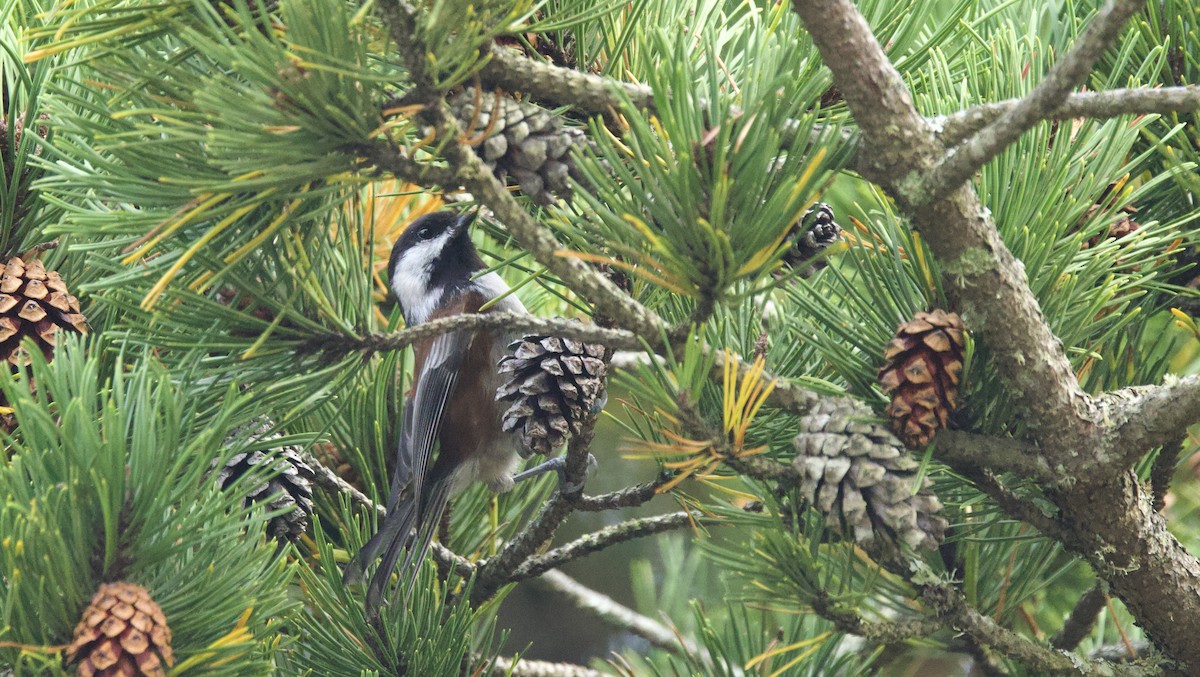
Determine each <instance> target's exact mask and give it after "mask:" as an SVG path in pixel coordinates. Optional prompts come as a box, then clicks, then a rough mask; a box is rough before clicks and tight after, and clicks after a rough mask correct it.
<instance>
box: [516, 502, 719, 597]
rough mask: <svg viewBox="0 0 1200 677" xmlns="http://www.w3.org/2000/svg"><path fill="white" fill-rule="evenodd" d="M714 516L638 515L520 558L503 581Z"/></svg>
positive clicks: (683, 512)
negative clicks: (547, 549)
mask: <svg viewBox="0 0 1200 677" xmlns="http://www.w3.org/2000/svg"><path fill="white" fill-rule="evenodd" d="M712 521H713V520H712V518H709V517H708V516H706V515H704V514H703V513H701V512H699V511H695V510H681V511H679V512H673V513H668V514H666V515H655V516H654V517H641V518H637V519H631V520H626V521H624V522H621V523H619V524H614V525H612V526H610V527H605V528H603V529H600V530H599V531H594V532H592V533H589V534H585V535H583V536H580V537H579V538H577V539H575V540H574V541H571V542H570V543H567V544H565V545H561V546H559V547H557V548H554V549H553V550H550V551H549V552H547V553H545V554H542V555H536V556H534V557H530V558H528V559H526V560H525V561H524V562H522V563H521V564H520V565H519V566H518V567H517V568H516V569H514V570H513V571H512V573H511V574H509V575H508V580H507V581H505V582H506V583H516V582H519V581H523V580H526V579H529V578H534V577H535V576H540V575H542V574H544V573H546V572H548V571H550V570H552V569H556V568H558V567H560V566H562V565H564V564H566V563H568V562H572V561H574V560H577V559H579V558H581V557H585V556H587V555H590V554H592V553H595V552H599V551H601V550H604V549H605V548H608V547H610V546H613V545H616V544H618V543H624V542H625V541H630V540H633V539H635V538H642V537H644V536H652V535H654V534H659V533H662V532H664V531H673V530H675V529H680V528H683V527H687V526H691V525H694V524H696V523H700V522H704V523H711V522H712Z"/></svg>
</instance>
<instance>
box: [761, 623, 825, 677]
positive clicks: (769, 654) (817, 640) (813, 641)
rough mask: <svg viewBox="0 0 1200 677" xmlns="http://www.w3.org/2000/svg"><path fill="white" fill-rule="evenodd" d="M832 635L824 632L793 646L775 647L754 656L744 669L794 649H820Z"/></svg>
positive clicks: (806, 653)
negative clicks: (808, 647)
mask: <svg viewBox="0 0 1200 677" xmlns="http://www.w3.org/2000/svg"><path fill="white" fill-rule="evenodd" d="M832 634H833V633H832V632H831V631H829V630H826V631H825V632H823V633H821V634H819V635H817V636H816V637H810V638H809V639H805V640H801V641H799V642H796V643H794V644H788V645H787V646H779V647H775V648H774V649H771V650H770V651H764V652H763V653H760V654H759V655H757V656H755V657H754V658H751V659H750V662H748V663H746V669H747V670H750V669H752V668H754V666H756V665H758V664H759V663H762V662H763V661H765V660H767V659H769V658H774V657H775V656H778V655H779V654H784V653H789V652H792V651H795V650H796V649H803V648H804V647H806V646H810V645H816V646H813V649H817V648H819V647H820V645H821V644H822V643H823V642H824V641H825V640H827V639H829V636H830V635H832ZM807 655H808V652H805V654H804V656H807ZM802 657H803V656H802ZM794 663H795V661H793V662H792V663H789V664H788V665H789V666H791V665H793V664H794ZM772 674H775V675H777V674H779V673H778V672H774V673H772Z"/></svg>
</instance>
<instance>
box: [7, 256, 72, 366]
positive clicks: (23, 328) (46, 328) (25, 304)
mask: <svg viewBox="0 0 1200 677" xmlns="http://www.w3.org/2000/svg"><path fill="white" fill-rule="evenodd" d="M60 328H61V329H66V330H68V331H74V332H79V333H81V334H86V333H87V329H88V327H87V318H85V317H84V316H83V315H81V314H80V312H79V299H77V298H75V297H74V296H71V293H70V292H69V291H67V285H66V284H64V283H63V281H62V278H61V277H59V275H58V273H56V272H54V271H47V270H46V267H45V266H44V265H42V262H41V261H39V260H36V259H35V260H33V261H30V262H29V263H25V262H24V261H22V260H21V259H20V258H17V257H13V258H11V259H9V260H8V263H7V264H5V266H4V273H3V276H2V277H0V359H4V360H7V361H8V363H9V364H14V365H15V364H20V363H22V362H24V361H25V360H26V359H27V357H26V356H23V355H22V354H21V349H20V348H21V340H22V339H24V338H25V337H26V336H31V337H33V340H34V342H35V343H37V345H38V347H40V348H41V349H42V354H43V355H45V356H46V359H52V358H53V357H54V342H55V339H56V338H57V334H58V331H59V329H60Z"/></svg>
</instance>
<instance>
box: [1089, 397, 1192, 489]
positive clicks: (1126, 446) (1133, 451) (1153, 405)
mask: <svg viewBox="0 0 1200 677" xmlns="http://www.w3.org/2000/svg"><path fill="white" fill-rule="evenodd" d="M1096 404H1097V407H1098V409H1099V410H1100V412H1101V415H1102V417H1103V419H1104V420H1105V421H1106V422H1107V423H1108V426H1107V427H1108V430H1109V433H1108V434H1109V438H1108V440H1107V442H1108V445H1107V451H1108V453H1107V455H1106V458H1105V459H1104V461H1105V463H1106V465H1107V466H1108V467H1105V468H1101V469H1100V470H1108V471H1109V472H1110V473H1111V470H1112V469H1113V468H1117V469H1124V468H1126V467H1128V466H1129V465H1130V464H1131V463H1133V462H1134V461H1136V460H1137V459H1138V458H1140V457H1141V456H1143V455H1145V454H1146V452H1147V451H1149V450H1150V449H1153V448H1154V447H1161V446H1163V445H1167V444H1173V443H1178V442H1179V440H1180V438H1181V437H1182V436H1183V435H1184V433H1185V432H1186V431H1187V428H1188V426H1190V425H1191V424H1193V423H1195V422H1196V421H1200V376H1198V375H1195V374H1193V375H1191V376H1186V377H1184V378H1176V377H1174V376H1168V377H1167V382H1166V383H1164V384H1162V385H1159V386H1142V387H1137V388H1126V389H1124V390H1118V391H1116V392H1113V393H1109V394H1107V395H1105V396H1104V397H1101V398H1099V399H1098V401H1097V403H1096Z"/></svg>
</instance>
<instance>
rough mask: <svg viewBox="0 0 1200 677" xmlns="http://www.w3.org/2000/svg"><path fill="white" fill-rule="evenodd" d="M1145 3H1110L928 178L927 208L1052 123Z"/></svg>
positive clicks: (924, 189) (1132, 0)
mask: <svg viewBox="0 0 1200 677" xmlns="http://www.w3.org/2000/svg"><path fill="white" fill-rule="evenodd" d="M1144 4H1145V3H1144V2H1141V1H1140V0H1111V1H1110V2H1108V3H1106V4H1105V5H1104V7H1102V8H1101V9H1100V11H1099V12H1098V13H1097V14H1096V16H1095V18H1093V19H1092V22H1091V23H1090V24H1088V27H1087V28H1086V29H1085V30H1084V32H1083V34H1082V35H1080V36H1079V39H1078V40H1077V41H1076V43H1075V45H1074V46H1073V47H1072V48H1071V50H1070V51H1068V52H1067V53H1066V54H1064V55H1063V57H1062V58H1061V59H1059V61H1058V63H1056V64H1054V66H1053V67H1052V68H1051V69H1050V72H1048V73H1046V77H1045V78H1044V79H1043V80H1042V81H1041V82H1040V83H1039V84H1038V85H1037V87H1035V88H1034V89H1033V91H1032V92H1030V93H1029V95H1028V96H1026V97H1024V98H1023V99H1021V100H1020V101H1019V102H1017V103H1016V104H1014V105H1013V106H1012V107H1011V108H1008V109H1007V110H1005V111H1004V112H1003V113H1002V114H1001V115H1000V116H999V117H998V118H997V119H996V120H995V121H993V122H992V123H990V124H988V125H987V126H986V127H984V128H983V129H981V130H979V132H978V133H976V134H975V135H974V136H972V137H971V138H970V139H969V140H967V141H966V142H964V143H963V144H962V145H961V146H959V147H958V148H955V149H954V150H953V151H951V152H950V153H949V154H947V155H946V157H945V159H943V160H942V161H940V162H938V163H937V165H936V166H934V167H933V168H932V169H931V170H929V171H928V172H926V173H925V178H924V180H923V184H924V185H923V186H922V188H921V190H920V193H921V194H922V199H924V200H925V201H926V202H933V201H935V200H939V199H941V198H943V197H945V196H947V195H949V194H950V193H951V192H952V191H954V190H955V189H957V188H958V187H960V186H962V185H963V183H965V182H966V181H967V180H968V179H970V178H971V176H972V175H973V174H974V173H975V172H976V171H978V170H979V168H980V167H982V166H984V165H985V164H987V163H988V162H989V161H990V160H991V159H992V158H994V157H996V156H997V155H998V154H1000V152H1001V151H1003V150H1004V149H1005V148H1007V147H1008V146H1009V145H1011V144H1012V143H1013V142H1014V141H1016V140H1017V139H1018V138H1019V137H1020V136H1021V135H1022V134H1024V133H1025V132H1026V131H1027V130H1029V129H1030V128H1031V127H1033V126H1034V125H1035V124H1037V123H1039V122H1041V121H1042V120H1045V119H1047V118H1050V117H1052V116H1053V115H1054V112H1055V111H1056V110H1058V109H1059V108H1060V107H1061V106H1062V105H1063V103H1064V102H1065V101H1066V100H1067V97H1068V96H1069V95H1070V93H1071V91H1072V90H1074V89H1076V88H1078V87H1079V86H1080V85H1082V84H1083V82H1084V80H1085V79H1086V78H1087V76H1088V74H1089V73H1090V72H1091V70H1092V65H1093V64H1094V63H1096V60H1097V59H1099V58H1100V56H1101V55H1102V54H1104V51H1105V50H1107V49H1109V48H1110V46H1111V45H1112V44H1113V43H1114V42H1115V41H1116V39H1117V36H1118V35H1119V34H1120V32H1121V29H1122V28H1123V27H1124V26H1125V24H1126V23H1127V22H1128V21H1129V18H1130V17H1132V16H1133V14H1134V12H1136V11H1138V9H1139V8H1141V7H1142V6H1143V5H1144Z"/></svg>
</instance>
